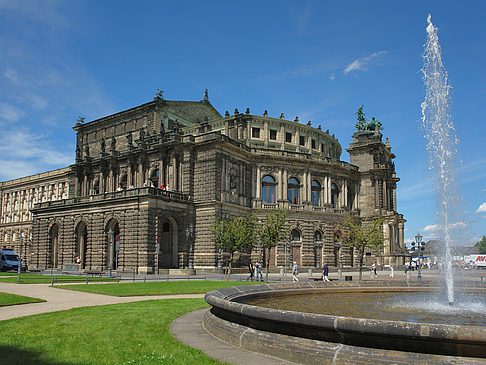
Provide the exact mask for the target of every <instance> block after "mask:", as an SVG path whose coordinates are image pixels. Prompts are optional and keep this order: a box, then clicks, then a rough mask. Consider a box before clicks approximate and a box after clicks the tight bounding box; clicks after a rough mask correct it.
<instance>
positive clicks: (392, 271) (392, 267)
mask: <svg viewBox="0 0 486 365" xmlns="http://www.w3.org/2000/svg"><path fill="white" fill-rule="evenodd" d="M394 271H395V264H394V263H393V262H392V263H391V264H390V277H391V278H394V277H395V272H394Z"/></svg>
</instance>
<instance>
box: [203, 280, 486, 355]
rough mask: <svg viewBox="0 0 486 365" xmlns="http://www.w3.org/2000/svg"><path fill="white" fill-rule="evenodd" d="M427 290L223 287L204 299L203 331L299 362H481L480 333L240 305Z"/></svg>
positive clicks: (483, 333) (483, 331)
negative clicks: (265, 299)
mask: <svg viewBox="0 0 486 365" xmlns="http://www.w3.org/2000/svg"><path fill="white" fill-rule="evenodd" d="M343 289H346V290H349V291H360V290H368V291H369V290H381V291H396V290H399V291H415V292H420V291H422V292H423V291H430V290H431V289H433V288H431V287H424V286H423V285H421V286H411V285H406V284H405V285H404V286H393V287H387V286H385V285H383V286H377V282H376V281H373V282H372V283H369V284H368V285H367V284H365V283H363V282H360V283H357V282H347V283H299V284H293V285H288V284H287V285H285V284H262V285H254V286H244V287H231V288H222V289H218V290H214V291H211V292H209V293H207V294H206V296H205V299H206V301H207V302H208V303H209V304H210V305H211V306H212V308H211V311H209V312H208V313H207V315H206V317H205V321H204V326H205V328H206V329H207V330H208V331H209V332H210V333H212V334H213V335H215V336H216V337H218V338H221V339H222V340H224V341H226V342H229V343H232V344H233V345H236V346H239V347H243V348H246V349H249V350H252V351H260V352H265V353H269V354H271V355H275V356H278V357H281V358H286V359H289V360H292V361H298V362H303V363H323V361H325V360H326V359H327V360H329V361H336V360H338V359H339V360H340V361H343V362H352V363H359V362H360V360H359V359H362V362H363V363H368V362H369V361H370V359H376V360H378V359H379V362H380V363H383V362H389V363H397V362H409V361H410V360H411V359H413V358H415V360H414V362H417V361H418V362H419V363H422V362H423V361H424V360H426V362H427V363H444V362H449V361H450V362H454V361H455V362H457V361H458V358H457V357H460V360H461V362H462V363H484V361H485V360H484V359H483V358H484V357H486V327H484V326H462V325H446V324H429V323H411V322H402V321H391V320H377V319H364V318H359V317H358V316H356V317H342V316H334V315H322V314H312V313H303V312H296V311H289V310H277V309H272V308H263V307H258V306H252V305H248V304H245V303H244V302H245V301H248V300H250V299H253V298H256V297H261V296H270V295H283V294H303V293H316V292H319V293H323V294H325V293H328V292H332V291H336V290H341V291H342V290H343Z"/></svg>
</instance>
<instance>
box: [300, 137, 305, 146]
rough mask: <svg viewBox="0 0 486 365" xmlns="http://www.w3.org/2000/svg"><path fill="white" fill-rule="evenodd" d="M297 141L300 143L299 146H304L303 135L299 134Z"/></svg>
mask: <svg viewBox="0 0 486 365" xmlns="http://www.w3.org/2000/svg"><path fill="white" fill-rule="evenodd" d="M299 143H300V145H301V146H305V137H304V136H300V139H299Z"/></svg>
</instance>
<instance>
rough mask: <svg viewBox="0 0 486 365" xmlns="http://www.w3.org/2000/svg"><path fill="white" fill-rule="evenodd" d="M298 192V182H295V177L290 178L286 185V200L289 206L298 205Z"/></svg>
mask: <svg viewBox="0 0 486 365" xmlns="http://www.w3.org/2000/svg"><path fill="white" fill-rule="evenodd" d="M299 190H300V184H299V180H297V179H296V178H295V177H291V178H290V179H289V181H288V185H287V199H288V200H289V202H290V204H299Z"/></svg>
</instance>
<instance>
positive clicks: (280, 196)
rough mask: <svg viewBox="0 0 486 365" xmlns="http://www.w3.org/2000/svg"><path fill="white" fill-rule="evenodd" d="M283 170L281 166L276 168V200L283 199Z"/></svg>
mask: <svg viewBox="0 0 486 365" xmlns="http://www.w3.org/2000/svg"><path fill="white" fill-rule="evenodd" d="M282 179H283V172H282V168H280V169H279V170H278V182H277V201H278V200H282V199H283V181H282Z"/></svg>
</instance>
